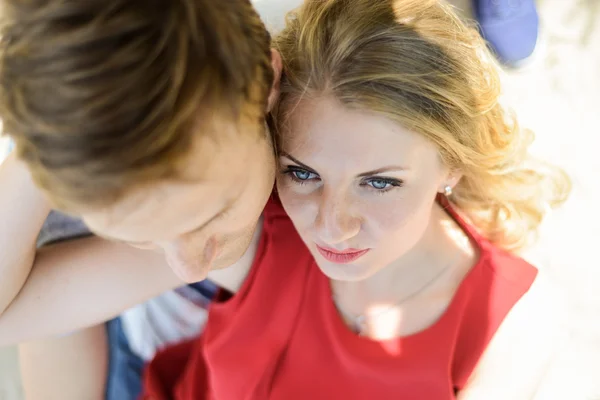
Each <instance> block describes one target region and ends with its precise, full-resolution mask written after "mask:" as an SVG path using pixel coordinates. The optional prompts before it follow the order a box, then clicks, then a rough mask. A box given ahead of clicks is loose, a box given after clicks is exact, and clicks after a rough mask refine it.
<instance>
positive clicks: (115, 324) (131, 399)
mask: <svg viewBox="0 0 600 400" xmlns="http://www.w3.org/2000/svg"><path fill="white" fill-rule="evenodd" d="M189 286H190V287H192V288H193V289H195V290H196V291H197V292H198V293H199V294H201V295H202V296H203V297H205V298H207V299H212V298H214V296H215V294H216V293H217V290H218V286H216V285H215V284H214V283H212V282H210V281H208V280H206V281H202V282H197V283H193V284H191V285H189ZM106 329H107V334H108V343H109V353H110V355H109V357H110V359H109V368H108V380H107V384H106V400H137V399H138V398H139V396H140V393H141V390H142V375H143V371H144V365H145V363H144V361H143V360H142V359H141V358H140V357H138V356H137V355H136V354H134V353H133V352H132V351H131V349H130V347H129V343H128V341H127V337H126V336H125V333H124V332H123V327H122V324H121V320H120V319H119V318H118V317H117V318H115V319H113V320H111V321H109V322H108V323H107V324H106Z"/></svg>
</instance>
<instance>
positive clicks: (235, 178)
mask: <svg viewBox="0 0 600 400" xmlns="http://www.w3.org/2000/svg"><path fill="white" fill-rule="evenodd" d="M259 129H263V128H262V127H261V128H259ZM274 165H275V161H274V155H273V149H272V144H271V142H270V140H268V139H267V135H265V134H264V133H263V132H240V129H239V128H233V127H225V129H222V130H220V131H219V135H217V138H215V135H213V136H201V137H199V138H198V139H196V143H195V144H194V148H193V149H192V151H191V154H190V157H189V159H188V165H187V168H188V172H189V174H190V175H193V176H194V177H195V178H194V179H190V180H186V181H175V180H169V181H161V182H156V183H154V184H149V185H146V186H144V187H140V188H137V189H135V190H132V191H131V193H129V194H127V195H126V196H125V197H124V198H123V199H122V200H120V201H119V202H117V203H116V204H113V205H111V206H110V207H108V208H104V209H101V210H94V211H92V212H86V213H84V214H83V215H82V217H83V220H84V221H85V222H86V224H87V225H88V226H89V227H90V229H91V230H92V231H94V232H95V233H97V234H98V235H100V236H103V237H106V238H109V239H113V240H118V241H123V242H126V243H129V244H131V245H133V246H137V247H142V248H151V249H156V250H158V251H162V252H164V254H165V257H166V259H167V262H168V264H169V265H170V266H171V268H172V269H173V271H174V272H175V273H176V274H177V275H178V276H179V278H180V279H182V280H184V281H186V282H196V281H199V280H202V279H204V278H206V275H207V274H208V272H209V271H210V270H211V269H217V268H224V267H227V266H229V265H231V264H233V263H235V262H236V261H238V259H239V258H240V257H241V256H242V255H243V254H244V252H245V251H246V249H247V248H248V246H249V244H250V241H251V239H252V236H253V234H254V231H255V229H256V225H257V222H258V220H259V218H260V215H261V213H262V210H263V208H264V206H265V204H266V202H267V199H268V197H269V195H270V194H271V191H272V188H273V183H274V176H275V170H274V168H275V167H274Z"/></svg>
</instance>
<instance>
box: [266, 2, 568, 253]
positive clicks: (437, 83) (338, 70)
mask: <svg viewBox="0 0 600 400" xmlns="http://www.w3.org/2000/svg"><path fill="white" fill-rule="evenodd" d="M274 43H275V47H276V48H277V49H278V50H279V52H280V53H281V55H282V59H283V64H284V68H283V69H284V76H283V78H282V81H281V100H280V104H279V106H278V108H277V109H276V110H275V111H274V113H273V122H274V125H275V129H276V130H277V128H278V127H279V128H281V126H282V124H284V123H285V121H286V116H287V114H288V113H289V112H290V110H292V109H293V107H294V105H295V104H297V102H298V101H299V99H301V98H302V97H303V96H313V95H315V96H318V95H323V94H327V95H330V96H333V97H334V98H336V99H337V100H338V101H340V102H341V103H342V104H344V105H345V106H347V107H349V108H351V109H362V110H368V111H371V112H376V113H379V114H381V115H384V116H386V117H387V118H390V119H392V120H394V121H397V122H398V123H399V124H401V125H402V126H404V127H405V128H407V129H410V130H412V131H414V132H417V133H420V134H423V135H425V136H426V137H427V138H428V139H429V140H431V141H432V142H433V143H435V144H436V145H437V146H438V148H439V151H440V155H441V158H442V160H443V162H445V164H446V165H447V166H448V167H449V168H451V169H453V170H458V171H460V172H461V173H462V174H463V176H462V178H461V180H460V181H459V183H458V184H457V186H456V187H455V188H454V191H453V194H452V195H451V196H450V201H451V202H452V203H454V204H455V206H456V207H457V208H458V209H459V210H460V211H461V212H462V213H463V214H464V215H465V216H466V217H467V218H468V219H469V220H470V221H471V223H472V224H473V225H474V226H475V227H476V228H477V229H478V230H479V231H480V232H481V233H482V234H483V235H484V236H485V237H487V238H488V239H489V240H490V241H491V242H493V243H495V244H496V245H498V246H500V247H503V248H505V249H509V250H516V249H519V248H521V247H523V246H524V245H525V244H526V243H528V242H529V239H530V238H531V237H532V235H531V234H532V233H535V232H536V231H537V228H538V227H539V225H540V223H541V222H542V219H543V217H544V215H545V214H546V212H547V211H548V210H549V209H552V208H554V207H557V206H558V205H560V204H561V203H563V202H564V201H565V200H566V198H567V196H568V193H569V191H570V186H571V184H570V180H569V178H568V176H567V175H566V174H565V173H564V172H563V171H562V170H561V169H560V168H557V167H555V166H552V165H549V164H547V163H543V162H541V161H537V160H535V159H534V158H533V157H531V156H530V155H529V154H528V151H527V150H528V147H529V145H530V144H531V142H532V141H533V134H532V132H530V131H528V130H524V129H521V128H520V127H519V125H518V123H517V120H516V118H515V117H514V115H512V114H511V113H510V112H508V111H507V110H506V109H505V108H504V107H503V106H502V105H501V104H500V102H499V96H500V92H501V90H500V89H501V87H500V79H499V75H498V66H497V64H496V63H495V61H494V60H493V58H492V56H491V54H490V52H489V51H488V49H487V47H486V44H485V43H484V41H483V40H482V38H481V36H480V35H479V33H478V32H477V30H476V29H474V28H473V27H470V26H467V25H466V24H465V23H464V22H463V21H462V20H461V19H460V18H459V17H458V16H457V14H456V13H455V11H454V9H453V8H452V7H451V6H450V5H448V4H446V3H445V2H444V1H439V0H387V1H385V0H378V1H374V0H307V1H306V2H305V3H304V4H303V5H302V6H301V7H300V8H299V9H297V10H295V11H294V12H292V13H290V14H289V15H288V17H287V25H286V28H285V29H284V30H283V31H282V32H281V33H280V34H279V35H278V37H276V38H275V42H274ZM280 130H281V129H280ZM533 236H535V235H533Z"/></svg>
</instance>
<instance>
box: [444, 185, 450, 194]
mask: <svg viewBox="0 0 600 400" xmlns="http://www.w3.org/2000/svg"><path fill="white" fill-rule="evenodd" d="M444 194H445V195H446V197H450V196H451V195H452V187H451V186H450V185H446V186H445V187H444Z"/></svg>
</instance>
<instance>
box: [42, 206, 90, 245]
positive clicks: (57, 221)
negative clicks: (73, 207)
mask: <svg viewBox="0 0 600 400" xmlns="http://www.w3.org/2000/svg"><path fill="white" fill-rule="evenodd" d="M90 235H92V233H91V232H90V230H89V229H88V228H87V226H85V224H84V223H83V221H81V220H80V219H77V218H74V217H71V216H69V215H67V214H63V213H61V212H58V211H51V212H50V214H49V215H48V218H47V219H46V221H45V222H44V226H43V227H42V230H41V231H40V234H39V236H38V239H37V246H38V247H41V246H45V245H48V244H51V243H56V242H60V241H63V240H70V239H76V238H81V237H85V236H90Z"/></svg>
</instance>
